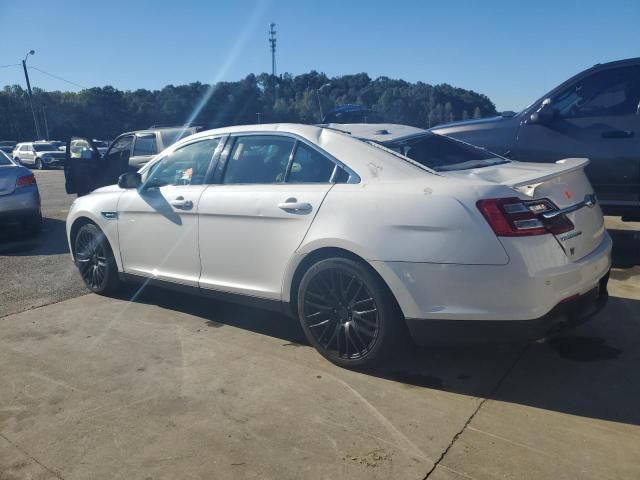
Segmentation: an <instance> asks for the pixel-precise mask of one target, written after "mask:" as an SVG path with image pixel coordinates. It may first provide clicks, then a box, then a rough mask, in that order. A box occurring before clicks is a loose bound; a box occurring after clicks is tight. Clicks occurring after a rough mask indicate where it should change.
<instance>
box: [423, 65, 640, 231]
mask: <svg viewBox="0 0 640 480" xmlns="http://www.w3.org/2000/svg"><path fill="white" fill-rule="evenodd" d="M512 113H513V112H511V114H507V115H506V116H499V117H493V118H484V119H479V120H471V121H465V122H456V123H451V124H448V125H440V126H438V127H435V128H434V129H432V131H433V132H435V133H439V134H442V135H448V136H451V137H454V138H458V139H460V140H464V141H465V142H469V143H472V144H474V145H479V146H482V147H486V148H487V149H489V150H491V151H494V152H498V153H500V154H502V155H504V156H507V157H509V158H512V159H516V160H520V161H526V162H555V161H556V160H559V159H561V158H567V157H586V158H589V160H590V164H589V165H588V166H587V168H586V172H587V176H588V177H589V179H590V180H591V182H592V184H593V186H594V188H595V191H596V193H597V195H598V199H599V201H600V204H601V205H602V208H603V210H604V211H605V213H607V214H612V215H623V216H629V217H634V218H640V58H633V59H628V60H622V61H618V62H611V63H604V64H598V65H595V66H594V67H592V68H590V69H588V70H585V71H584V72H581V73H579V74H578V75H576V76H574V77H572V78H570V79H569V80H567V81H566V82H564V83H562V84H561V85H559V86H558V87H556V88H554V89H553V90H551V91H550V92H549V93H547V94H546V95H544V96H543V97H542V98H540V99H539V100H537V101H536V102H534V103H532V104H531V105H529V106H528V107H527V108H525V109H524V110H523V111H522V112H520V113H518V114H515V115H512Z"/></svg>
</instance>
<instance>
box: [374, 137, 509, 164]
mask: <svg viewBox="0 0 640 480" xmlns="http://www.w3.org/2000/svg"><path fill="white" fill-rule="evenodd" d="M385 146H387V147H389V148H391V149H392V150H395V151H396V152H398V153H400V154H402V155H404V156H405V157H408V158H410V159H411V160H414V161H416V162H418V163H420V164H421V165H424V166H425V167H429V168H430V169H432V170H436V171H445V170H464V169H468V168H479V167H486V166H490V165H498V164H500V163H508V162H509V160H505V159H503V158H499V157H497V156H496V155H495V154H493V153H491V152H488V151H486V150H484V149H481V148H476V147H473V146H471V145H468V144H466V143H462V142H459V141H457V140H452V139H450V138H447V137H443V136H441V135H434V134H427V135H424V136H420V137H418V138H414V139H411V140H406V141H402V142H396V143H394V142H391V143H389V144H385Z"/></svg>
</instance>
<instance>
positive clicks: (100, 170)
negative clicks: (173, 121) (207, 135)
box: [64, 127, 201, 196]
mask: <svg viewBox="0 0 640 480" xmlns="http://www.w3.org/2000/svg"><path fill="white" fill-rule="evenodd" d="M199 130H201V128H200V127H187V128H183V127H162V128H153V127H152V128H150V129H148V130H138V131H135V132H127V133H123V134H122V135H120V136H118V137H117V138H116V139H115V140H114V141H113V142H111V145H109V148H108V149H106V151H105V152H104V153H101V152H100V148H99V147H98V146H97V145H96V144H95V142H94V141H93V140H91V139H90V138H81V137H72V138H70V139H69V141H68V143H67V152H66V155H67V156H66V161H65V167H64V176H65V189H66V190H67V193H77V194H78V196H81V195H86V194H87V193H89V192H91V191H92V190H95V189H96V188H99V187H103V186H105V185H113V184H115V183H117V182H118V177H119V176H120V175H122V174H123V173H126V172H130V171H134V172H135V171H137V170H139V169H140V168H142V167H143V166H144V165H146V163H147V162H148V161H149V160H151V159H152V158H153V157H154V156H155V155H156V154H158V153H159V152H161V151H162V150H164V149H165V148H167V147H169V146H170V145H172V144H174V143H175V142H177V141H178V140H180V139H181V138H184V137H188V136H189V135H193V134H194V133H196V132H198V131H199Z"/></svg>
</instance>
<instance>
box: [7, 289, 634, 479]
mask: <svg viewBox="0 0 640 480" xmlns="http://www.w3.org/2000/svg"><path fill="white" fill-rule="evenodd" d="M637 280H638V279H637V278H635V279H634V281H637ZM617 284H618V281H617V280H613V281H612V295H613V297H612V301H611V304H610V305H609V306H608V307H607V309H606V310H605V311H604V312H602V313H601V314H600V315H599V316H598V317H597V318H596V319H594V321H593V322H591V323H589V324H587V325H584V326H582V327H581V328H580V329H578V330H575V331H572V332H570V333H568V334H566V335H564V336H562V337H559V338H556V339H553V340H550V341H547V342H539V343H534V344H532V345H529V346H527V345H511V346H504V345H503V346H498V347H496V346H486V347H474V348H459V349H438V350H418V349H410V350H409V351H407V352H404V353H403V354H399V355H398V358H397V359H396V360H395V361H394V363H393V364H392V365H389V367H388V369H387V370H386V371H385V372H382V373H381V374H379V375H378V376H373V375H366V374H361V373H354V372H349V371H346V370H342V369H339V368H337V367H334V366H333V365H331V364H329V363H328V362H326V361H325V360H324V359H322V357H320V356H319V355H318V354H317V353H316V352H315V351H314V350H313V349H312V348H310V347H308V346H305V345H304V344H303V341H302V333H301V332H300V330H299V328H298V326H297V325H296V324H295V322H293V321H291V320H288V319H286V318H284V317H280V316H277V315H273V314H270V313H266V312H261V311H258V310H253V309H250V308H245V307H240V306H233V305H229V304H224V303H218V302H211V301H209V300H206V301H205V300H202V299H200V298H198V297H190V296H185V295H178V294H174V293H167V292H164V291H160V290H153V289H150V290H148V291H147V292H144V293H143V294H142V295H141V296H140V297H138V298H137V300H136V301H135V302H131V301H128V300H127V299H128V298H129V297H131V296H132V295H133V294H134V292H133V291H132V290H130V291H128V292H127V293H126V294H125V295H124V296H123V298H119V299H109V298H103V297H98V296H95V295H87V296H82V297H78V298H75V299H71V300H67V301H64V302H60V303H56V304H54V305H50V306H45V307H42V308H39V309H34V310H31V311H27V312H23V313H20V314H16V315H11V316H8V317H5V318H3V319H1V320H0V323H1V325H2V329H1V331H0V347H1V348H0V365H1V367H0V368H1V372H2V375H1V376H0V379H1V380H0V382H1V387H0V442H2V443H0V452H1V453H0V472H2V473H1V474H0V478H64V479H84V478H95V479H100V478H122V479H130V478H143V479H147V478H153V479H165V478H166V479H170V478H223V479H224V478H278V479H282V478H412V479H422V478H425V477H426V476H427V475H428V476H429V478H441V479H442V478H454V479H455V478H478V479H483V478H532V479H533V478H536V479H539V478H583V479H584V478H593V479H602V478H629V479H635V478H639V477H640V462H639V459H640V427H639V426H638V425H639V424H640V409H638V407H637V406H638V405H640V385H639V384H638V375H637V372H638V371H639V367H640V357H639V356H638V354H637V352H638V346H640V320H639V319H640V315H639V312H640V295H639V296H636V297H635V298H623V297H619V296H617V295H619V292H618V288H617ZM638 286H639V287H640V285H638ZM638 291H640V288H638ZM436 464H437V465H436Z"/></svg>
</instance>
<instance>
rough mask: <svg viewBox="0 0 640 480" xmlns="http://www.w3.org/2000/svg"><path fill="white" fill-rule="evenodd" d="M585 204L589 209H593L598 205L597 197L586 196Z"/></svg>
mask: <svg viewBox="0 0 640 480" xmlns="http://www.w3.org/2000/svg"><path fill="white" fill-rule="evenodd" d="M584 204H585V205H586V206H587V207H589V208H593V207H595V205H596V196H595V195H592V194H587V195H585V196H584Z"/></svg>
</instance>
